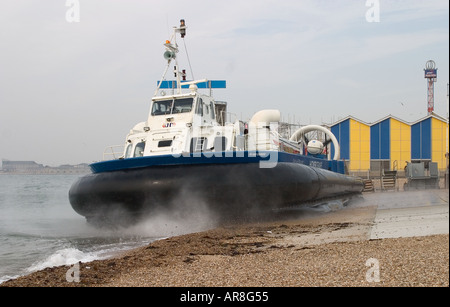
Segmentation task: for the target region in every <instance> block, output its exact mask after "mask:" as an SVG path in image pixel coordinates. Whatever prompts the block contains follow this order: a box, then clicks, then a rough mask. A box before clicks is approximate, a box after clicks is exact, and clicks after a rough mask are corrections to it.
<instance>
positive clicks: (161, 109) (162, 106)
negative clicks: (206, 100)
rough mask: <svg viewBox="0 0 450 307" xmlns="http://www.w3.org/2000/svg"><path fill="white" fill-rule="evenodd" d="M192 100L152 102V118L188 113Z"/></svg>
mask: <svg viewBox="0 0 450 307" xmlns="http://www.w3.org/2000/svg"><path fill="white" fill-rule="evenodd" d="M193 101H194V100H193V99H192V98H181V99H175V100H163V101H155V102H153V107H152V116H158V115H168V114H179V113H189V112H191V110H192V104H193Z"/></svg>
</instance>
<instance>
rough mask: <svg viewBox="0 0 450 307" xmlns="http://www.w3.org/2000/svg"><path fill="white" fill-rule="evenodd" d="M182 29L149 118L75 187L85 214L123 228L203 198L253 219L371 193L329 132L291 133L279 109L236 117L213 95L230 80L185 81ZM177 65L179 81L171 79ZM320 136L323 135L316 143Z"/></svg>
mask: <svg viewBox="0 0 450 307" xmlns="http://www.w3.org/2000/svg"><path fill="white" fill-rule="evenodd" d="M177 34H180V35H181V37H182V38H184V36H185V34H186V25H185V23H184V20H182V21H181V25H180V27H175V28H174V32H173V35H172V37H171V39H170V40H168V41H166V43H165V44H164V46H165V49H166V50H165V53H164V58H165V60H166V61H167V66H166V68H165V70H164V73H163V76H162V80H161V81H160V82H158V84H157V89H156V91H155V95H154V97H153V98H152V102H151V107H150V112H149V115H148V118H147V119H146V121H144V122H141V123H138V124H137V125H135V126H134V127H133V129H131V131H130V133H129V134H128V135H127V136H126V139H125V145H124V146H123V151H120V154H119V156H117V158H113V159H110V160H105V161H102V162H97V163H93V164H91V165H90V168H91V170H92V174H88V175H86V176H84V177H81V178H79V179H78V180H77V181H76V182H75V183H74V184H73V185H72V187H71V188H70V191H69V200H70V203H71V205H72V207H73V209H74V210H75V211H76V212H77V213H78V214H80V215H82V216H84V217H86V219H87V221H88V222H93V223H98V222H103V221H108V223H112V224H119V225H123V224H127V223H128V222H129V221H135V220H136V218H140V217H145V216H149V215H152V214H156V213H159V212H169V213H170V212H171V211H173V210H186V211H187V210H192V206H191V205H192V204H189V203H193V202H194V203H195V202H201V203H202V204H203V206H206V207H203V208H204V209H205V210H211V211H214V212H216V213H217V214H218V215H219V216H245V215H248V214H254V213H255V212H272V211H274V210H278V209H282V208H286V207H289V206H294V205H296V206H297V205H302V204H307V203H312V202H316V201H320V200H324V199H328V198H339V197H347V196H351V195H355V194H360V193H361V192H362V190H363V183H362V180H361V179H360V178H357V177H351V176H348V175H346V174H345V173H346V172H345V165H344V161H341V160H340V159H339V144H338V142H337V140H336V138H335V136H334V135H333V134H332V133H331V131H330V130H329V129H327V128H324V127H322V126H305V127H301V128H299V129H298V130H296V131H295V132H294V133H292V134H291V135H290V134H289V130H290V129H285V128H286V124H284V123H282V122H281V121H280V120H281V115H280V112H279V111H278V110H262V111H259V112H257V113H256V114H255V115H254V116H253V117H252V119H251V120H250V121H248V122H244V121H241V120H234V121H231V120H230V116H229V113H227V103H226V102H223V101H216V100H215V99H214V98H213V97H212V93H211V92H212V91H211V89H212V88H225V87H226V82H225V81H212V80H196V81H186V80H185V79H186V72H185V71H184V70H182V71H180V70H179V68H178V67H179V66H178V61H177V53H178V51H179V50H178V45H177V43H176V37H177ZM172 62H175V69H174V73H175V77H176V80H173V81H167V80H165V76H166V74H167V71H168V69H169V67H170V66H171V65H172ZM201 89H205V90H206V92H208V90H209V93H202V92H201V91H200V90H201ZM164 90H167V91H168V92H171V93H170V94H168V93H167V92H166V91H164ZM311 133H313V134H314V135H315V136H318V135H322V140H319V139H318V138H317V137H316V139H314V140H311V141H310V140H308V135H309V136H310V135H311ZM331 144H333V151H334V156H333V157H331V150H330V148H331ZM180 200H185V201H182V202H181V203H182V205H181V208H180Z"/></svg>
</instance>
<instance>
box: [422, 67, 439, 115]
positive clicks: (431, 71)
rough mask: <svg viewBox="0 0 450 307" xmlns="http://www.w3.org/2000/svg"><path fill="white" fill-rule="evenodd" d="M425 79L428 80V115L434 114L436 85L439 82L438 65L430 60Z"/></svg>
mask: <svg viewBox="0 0 450 307" xmlns="http://www.w3.org/2000/svg"><path fill="white" fill-rule="evenodd" d="M424 70H425V78H426V79H428V115H430V114H431V113H433V112H434V83H435V82H436V80H437V68H436V63H435V62H434V61H433V60H429V61H428V62H427V64H426V66H425V69H424Z"/></svg>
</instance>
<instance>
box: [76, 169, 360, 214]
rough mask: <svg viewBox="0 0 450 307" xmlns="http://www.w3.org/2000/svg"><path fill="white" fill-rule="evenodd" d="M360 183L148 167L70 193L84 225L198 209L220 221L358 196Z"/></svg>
mask: <svg viewBox="0 0 450 307" xmlns="http://www.w3.org/2000/svg"><path fill="white" fill-rule="evenodd" d="M362 189H363V183H362V181H361V180H360V179H357V178H354V177H349V176H346V175H343V174H339V173H335V172H331V171H328V170H324V169H320V168H316V167H311V166H308V165H304V164H301V163H289V162H279V163H277V164H276V166H274V167H271V168H261V167H260V164H259V163H227V164H201V163H200V164H192V165H186V164H181V165H165V166H161V165H160V166H148V167H141V168H131V169H117V170H114V171H109V172H101V173H94V174H90V175H87V176H84V177H82V178H80V179H79V180H78V181H77V182H75V183H74V184H73V186H72V187H71V189H70V191H69V199H70V203H71V204H72V207H73V209H74V210H75V211H76V212H77V213H79V214H80V215H82V216H85V217H86V218H87V219H88V221H90V220H94V219H109V220H121V219H126V218H127V217H130V216H133V217H137V216H144V215H149V214H154V213H155V212H161V211H166V212H171V211H172V210H175V207H177V208H178V209H179V206H180V204H181V206H186V207H185V210H190V208H189V206H190V205H191V204H193V203H194V204H195V203H202V204H204V205H206V206H207V209H208V210H212V211H214V212H217V213H218V214H220V215H221V216H230V215H235V216H236V215H246V214H253V213H254V212H262V211H270V210H273V209H279V208H283V207H286V206H290V205H298V204H302V203H306V202H312V201H317V200H320V199H325V198H331V197H339V196H346V195H352V194H359V193H361V192H362Z"/></svg>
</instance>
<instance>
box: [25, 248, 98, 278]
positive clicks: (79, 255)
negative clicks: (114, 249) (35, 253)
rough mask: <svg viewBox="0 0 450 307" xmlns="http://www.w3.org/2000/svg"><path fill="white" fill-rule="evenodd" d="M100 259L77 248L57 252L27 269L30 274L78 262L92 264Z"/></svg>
mask: <svg viewBox="0 0 450 307" xmlns="http://www.w3.org/2000/svg"><path fill="white" fill-rule="evenodd" d="M96 259H99V257H98V256H97V255H96V254H95V253H89V252H88V253H85V252H82V251H80V250H79V249H76V248H65V249H61V250H58V251H56V252H55V253H53V254H52V255H50V256H48V257H47V258H46V259H44V260H42V261H38V262H36V263H34V264H33V265H31V266H30V267H29V268H27V271H28V272H29V273H32V272H36V271H39V270H43V269H45V268H49V267H55V266H61V265H72V264H75V263H77V262H90V261H94V260H96Z"/></svg>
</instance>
